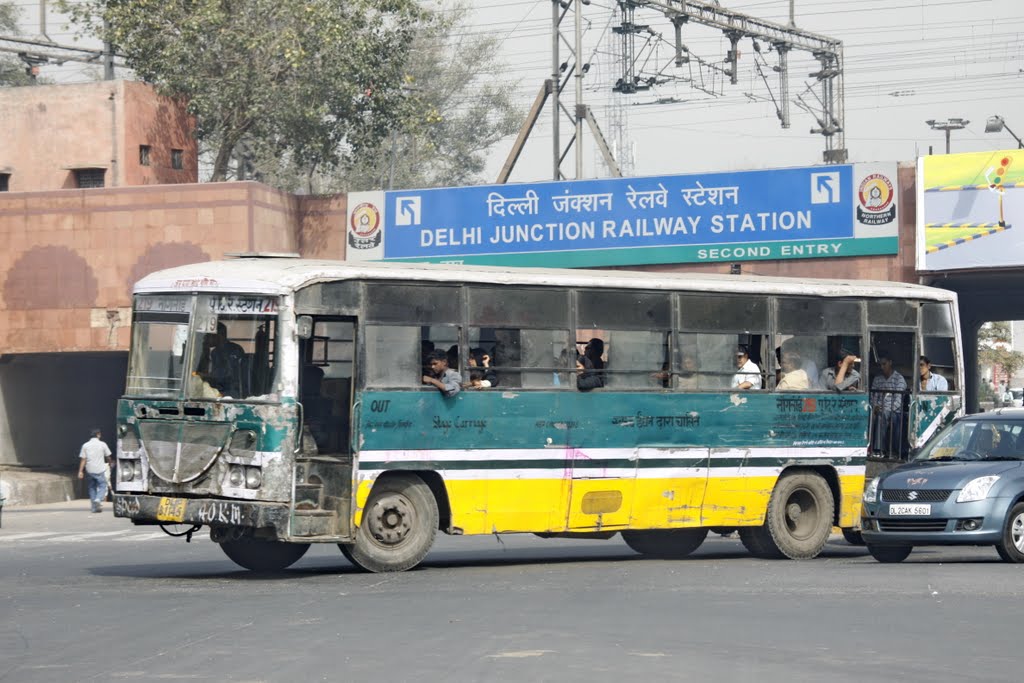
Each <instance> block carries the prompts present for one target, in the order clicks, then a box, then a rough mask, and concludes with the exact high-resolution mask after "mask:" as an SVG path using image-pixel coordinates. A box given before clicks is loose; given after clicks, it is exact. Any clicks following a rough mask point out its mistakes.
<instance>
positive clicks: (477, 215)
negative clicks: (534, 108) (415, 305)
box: [346, 163, 899, 267]
mask: <svg viewBox="0 0 1024 683" xmlns="http://www.w3.org/2000/svg"><path fill="white" fill-rule="evenodd" d="M897 195H898V193H897V191H896V164H895V163H877V164H847V165H837V166H818V167H804V168H782V169H770V170H759V171H735V172H725V173H706V174H698V175H672V176H653V177H644V178H611V179H601V180H577V181H564V182H545V183H524V184H515V185H481V186H473V187H458V188H439V189H431V190H401V191H390V192H360V193H352V194H350V195H349V201H348V215H347V222H346V253H347V258H348V259H349V260H356V261H365V260H388V261H394V260H405V261H430V262H435V263H458V264H491V265H518V266H559V267H565V266H570V267H586V266H602V265H639V264H648V263H698V262H716V261H729V262H731V261H751V260H766V259H791V258H823V257H838V256H861V255H866V254H895V253H896V252H897V247H898V239H897V230H898V226H899V216H898V205H897V204H898V196H897Z"/></svg>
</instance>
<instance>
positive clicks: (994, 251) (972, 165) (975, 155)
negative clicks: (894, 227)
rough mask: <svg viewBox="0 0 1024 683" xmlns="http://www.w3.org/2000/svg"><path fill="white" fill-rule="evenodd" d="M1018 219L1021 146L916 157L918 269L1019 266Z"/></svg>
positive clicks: (1022, 242) (1023, 196) (1023, 170)
mask: <svg viewBox="0 0 1024 683" xmlns="http://www.w3.org/2000/svg"><path fill="white" fill-rule="evenodd" d="M1022 220H1024V150H1019V149H1018V150H1011V151H1000V152H970V153H967V154H945V155H938V156H926V157H921V158H920V159H918V161H917V269H918V270H922V271H943V270H963V269H973V268H1006V267H1011V266H1020V265H1021V264H1024V235H1022V234H1021V232H1022V228H1024V225H1022ZM1014 226H1016V227H1014Z"/></svg>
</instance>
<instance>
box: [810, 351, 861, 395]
mask: <svg viewBox="0 0 1024 683" xmlns="http://www.w3.org/2000/svg"><path fill="white" fill-rule="evenodd" d="M859 362H860V358H857V356H855V355H854V354H852V353H850V352H849V351H847V350H846V349H839V355H838V356H837V358H836V366H835V367H834V368H825V369H824V370H822V371H821V377H820V378H819V383H820V384H821V388H822V389H824V390H826V391H857V389H858V387H857V385H858V383H859V382H860V373H859V372H857V370H856V368H854V367H853V364H854V363H859Z"/></svg>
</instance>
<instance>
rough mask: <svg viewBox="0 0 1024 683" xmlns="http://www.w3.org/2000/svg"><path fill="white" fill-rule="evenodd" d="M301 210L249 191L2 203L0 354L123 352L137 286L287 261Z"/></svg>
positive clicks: (95, 194) (25, 198)
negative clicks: (245, 256)
mask: <svg viewBox="0 0 1024 683" xmlns="http://www.w3.org/2000/svg"><path fill="white" fill-rule="evenodd" d="M300 204H301V203H300V201H299V200H298V199H297V198H295V197H292V196H291V195H288V194H285V193H282V192H278V191H276V190H273V189H270V188H268V187H265V186H262V185H259V184H257V183H252V182H242V183H217V184H194V185H154V186H148V187H129V188H118V189H101V190H64V191H56V192H9V193H0V243H2V244H5V245H7V248H6V249H4V250H0V353H2V354H13V353H41V352H55V351H60V352H64V351H109V350H124V349H127V348H128V325H129V322H130V320H129V309H130V307H131V288H132V285H133V284H134V282H135V281H136V280H138V279H139V278H141V277H142V276H144V275H147V274H149V273H151V272H153V271H156V270H159V269H161V268H169V267H171V266H177V265H182V264H186V263H196V262H199V261H209V260H215V259H219V258H222V257H223V255H224V254H226V253H232V252H250V251H272V252H295V251H296V250H297V234H298V232H299V230H300V224H301V221H300V216H301V213H302V211H301V206H300ZM342 206H343V203H342ZM342 220H344V219H343V218H342ZM327 243H330V240H327ZM325 249H326V247H325ZM323 255H325V256H326V255H327V253H324V254H323ZM330 255H331V257H340V256H342V255H343V254H341V255H335V254H333V253H332V254H330Z"/></svg>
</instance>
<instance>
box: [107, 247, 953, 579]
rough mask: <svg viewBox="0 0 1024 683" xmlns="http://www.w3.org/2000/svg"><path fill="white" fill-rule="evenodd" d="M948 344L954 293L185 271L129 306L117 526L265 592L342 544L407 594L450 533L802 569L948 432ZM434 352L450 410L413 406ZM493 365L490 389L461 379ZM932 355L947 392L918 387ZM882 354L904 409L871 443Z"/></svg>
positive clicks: (368, 267) (276, 269) (249, 266)
mask: <svg viewBox="0 0 1024 683" xmlns="http://www.w3.org/2000/svg"><path fill="white" fill-rule="evenodd" d="M957 330H958V321H957V308H956V299H955V294H953V293H951V292H948V291H945V290H938V289H931V288H927V287H921V286H916V285H907V284H898V283H891V282H857V281H834V280H816V281H811V280H795V279H784V278H766V277H756V276H753V277H752V276H731V275H684V274H666V273H639V272H626V271H585V270H555V269H546V270H542V269H516V270H508V269H501V268H489V267H468V266H467V267H463V266H446V265H429V264H416V263H401V264H395V263H376V264H375V263H360V264H354V263H346V262H334V261H315V260H303V259H299V258H283V257H274V258H264V257H260V256H257V255H253V256H247V257H241V258H237V259H229V260H225V261H220V262H208V263H199V264H195V265H189V266H182V267H179V268H172V269H169V270H165V271H161V272H157V273H154V274H152V275H149V276H147V277H145V278H143V279H142V280H141V281H139V282H138V283H137V284H136V286H135V293H134V304H133V331H132V343H131V352H130V358H129V364H128V377H127V384H126V390H125V395H124V397H123V398H122V399H121V400H120V402H119V404H118V416H117V421H118V443H117V464H118V466H117V476H116V484H115V488H116V495H115V505H114V509H115V514H116V515H117V516H119V517H125V518H130V519H131V520H133V521H134V522H135V523H136V524H160V525H164V526H165V527H169V526H170V525H174V528H176V529H180V528H185V529H188V530H198V528H200V527H203V526H206V527H209V531H210V536H211V538H212V539H213V540H214V541H215V542H217V543H219V544H220V545H221V547H222V548H223V550H224V552H225V553H226V554H227V556H228V557H229V558H231V559H232V560H233V561H235V562H236V563H237V564H239V565H241V566H243V567H246V568H249V569H253V570H279V569H283V568H285V567H287V566H289V565H291V564H292V563H294V562H295V561H296V560H298V559H299V558H300V557H301V556H302V555H303V553H305V552H306V550H307V549H308V548H309V546H310V544H312V543H334V544H338V545H339V546H340V548H341V551H342V552H343V553H344V554H345V556H346V557H347V558H348V559H349V560H350V561H351V562H353V563H354V564H355V565H357V566H358V567H360V568H362V569H364V570H368V571H375V572H385V571H401V570H405V569H409V568H411V567H414V566H415V565H417V564H418V563H419V562H420V561H421V560H422V559H423V558H424V556H425V555H426V554H427V552H428V551H429V549H430V547H431V545H432V543H433V541H434V538H435V536H436V533H437V532H438V531H439V530H440V531H442V532H444V533H448V534H453V535H463V534H465V535H469V534H495V533H501V534H504V533H534V534H539V535H541V536H557V537H580V538H610V537H612V536H614V535H615V534H616V533H621V535H622V538H623V540H625V542H626V543H627V544H628V545H629V546H630V547H631V548H633V549H634V550H636V551H638V552H640V553H643V554H648V555H652V556H658V557H668V558H672V557H682V556H685V555H687V554H689V553H691V552H692V551H693V550H695V549H696V548H697V547H698V546H699V545H700V544H701V543H702V542H703V540H704V538H705V537H706V535H707V534H708V532H709V531H710V530H718V531H723V530H725V529H730V530H731V529H736V530H738V531H739V536H740V539H741V540H742V542H743V544H744V545H745V546H746V547H747V548H748V549H749V550H750V551H751V552H752V553H753V554H754V555H756V556H759V557H779V558H782V557H788V558H794V559H803V558H812V557H815V556H816V555H818V554H819V553H820V552H821V550H822V548H823V546H824V544H825V542H826V541H827V539H828V538H829V535H830V533H832V531H833V528H834V527H839V528H840V529H842V530H844V532H845V533H847V534H848V535H850V536H851V537H852V536H853V535H855V533H856V528H857V526H858V524H859V515H860V498H861V494H862V490H863V488H864V477H865V470H866V468H868V467H869V466H870V465H871V463H872V462H878V463H883V464H884V463H887V462H896V461H898V460H899V459H900V458H902V457H905V456H906V453H907V452H908V451H909V450H910V449H911V448H912V447H913V446H915V445H916V444H917V442H919V441H920V440H921V439H922V438H924V437H926V436H927V435H928V434H930V433H931V432H932V431H934V429H936V428H937V426H938V425H939V424H941V422H942V421H943V420H945V419H947V418H948V417H950V416H952V415H954V414H956V413H957V412H958V411H960V409H961V408H960V406H961V403H962V402H961V387H962V386H963V370H962V367H961V366H962V364H961V358H962V353H961V348H960V341H959V334H958V332H957ZM592 340H599V342H592ZM430 351H435V352H436V351H442V352H444V358H445V360H446V361H447V362H448V364H449V366H450V367H452V368H453V369H456V370H457V371H458V372H459V373H460V375H461V378H462V381H463V383H464V384H463V388H462V390H461V391H459V392H458V393H456V394H455V395H453V396H446V395H444V394H443V393H442V392H440V391H438V389H437V388H436V387H435V386H432V385H428V384H425V383H424V375H425V374H427V373H428V372H429V371H430V370H429V368H428V363H427V360H426V359H427V356H428V355H429V352H430ZM738 352H739V353H742V354H744V355H743V356H740V357H738V356H737V353H738ZM485 355H486V356H487V357H488V358H489V360H490V362H489V367H488V368H486V372H487V373H488V377H489V379H490V380H491V381H488V382H474V381H473V380H474V379H480V377H481V372H482V369H481V366H480V361H481V360H482V358H483V356H485ZM844 355H854V356H856V357H859V358H863V361H860V362H858V363H856V364H854V365H852V366H848V367H850V369H854V370H857V372H859V374H860V378H859V381H858V382H856V383H853V384H852V385H849V386H845V387H844V389H843V390H841V391H840V390H836V389H828V388H826V387H825V386H823V385H822V382H825V381H827V373H826V372H825V371H826V369H827V368H830V367H833V368H838V366H837V365H835V363H836V361H837V360H838V359H839V358H840V356H844ZM920 355H927V356H928V357H929V358H930V360H931V363H932V365H931V369H932V371H933V372H935V373H938V374H941V375H943V377H944V378H945V379H946V380H947V386H946V390H945V391H941V392H925V391H924V390H923V389H922V385H921V382H919V381H917V377H918V375H917V374H916V373H917V368H918V364H917V361H918V357H919V356H920ZM578 356H585V357H589V359H588V360H582V359H578ZM883 357H887V358H889V359H891V361H892V366H893V367H894V368H895V371H896V372H899V373H901V374H902V376H903V377H905V378H906V384H907V387H906V390H904V391H898V392H896V393H897V395H895V396H889V402H888V405H889V407H890V408H892V409H893V410H897V409H896V408H895V406H896V405H899V409H898V410H899V412H900V414H899V415H898V416H895V418H894V417H893V415H891V414H890V415H888V416H887V417H886V420H887V422H886V424H887V425H889V426H892V425H896V428H895V430H893V429H890V433H889V434H888V435H887V441H886V442H885V443H880V442H875V441H874V440H873V439H872V435H873V433H874V432H875V431H876V430H875V427H877V421H878V420H879V419H881V414H880V413H879V412H878V411H877V410H872V406H873V405H874V404H876V403H878V401H876V399H875V397H874V395H873V394H872V392H871V391H870V383H871V382H874V381H875V377H876V376H878V375H879V373H880V370H879V367H880V365H879V363H878V361H879V360H880V359H882V358H883ZM470 358H473V359H475V361H476V363H477V365H476V366H475V367H474V366H472V365H471V363H470V362H469V359H470ZM578 361H579V363H580V365H578V364H577V363H578ZM741 366H742V367H741ZM851 375H852V372H851V373H846V379H847V380H848V379H849V378H850V376H851ZM585 376H586V377H590V378H594V377H597V378H599V380H598V381H587V382H580V380H581V378H583V377H585ZM755 377H756V381H750V382H747V381H741V380H751V379H753V378H755ZM595 383H596V384H598V385H599V386H597V387H596V388H590V389H587V390H583V389H584V388H586V387H590V386H592V385H593V384H595ZM487 384H490V385H491V386H486V385H487ZM737 384H741V385H742V384H749V385H750V386H749V388H738V387H737ZM845 384H849V382H846V383H845ZM584 385H585V386H584ZM887 386H889V387H890V389H891V383H890V384H889V385H887ZM893 435H895V436H893ZM180 525H191V526H186V527H181V526H180Z"/></svg>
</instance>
